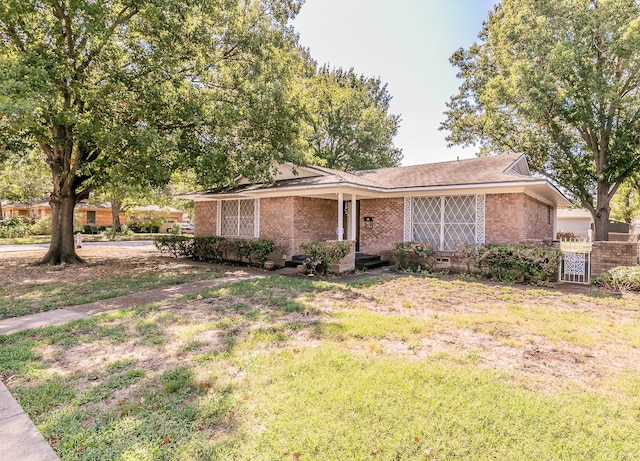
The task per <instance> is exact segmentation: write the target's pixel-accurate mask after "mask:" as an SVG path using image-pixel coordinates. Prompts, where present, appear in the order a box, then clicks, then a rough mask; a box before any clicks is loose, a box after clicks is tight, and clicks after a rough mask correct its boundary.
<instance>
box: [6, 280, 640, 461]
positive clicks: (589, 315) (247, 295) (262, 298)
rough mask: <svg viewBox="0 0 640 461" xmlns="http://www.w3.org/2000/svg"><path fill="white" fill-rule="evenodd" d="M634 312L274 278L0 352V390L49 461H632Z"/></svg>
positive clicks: (549, 295) (42, 333) (39, 336)
mask: <svg viewBox="0 0 640 461" xmlns="http://www.w3.org/2000/svg"><path fill="white" fill-rule="evenodd" d="M636 306H637V298H623V299H598V298H590V297H586V296H577V295H562V296H558V294H557V293H556V292H553V291H551V292H546V291H543V290H521V289H519V288H514V287H501V286H491V287H487V286H486V285H482V284H478V283H472V282H464V281H460V280H439V279H429V278H425V279H420V278H413V277H410V278H381V279H378V280H375V281H374V280H369V281H365V282H362V281H360V282H356V283H353V284H347V285H340V284H332V283H327V282H312V281H309V280H308V279H292V278H284V277H278V276H274V277H271V278H268V279H264V280H258V281H250V282H242V283H236V284H232V285H228V286H226V287H220V288H217V289H212V290H206V291H203V292H201V293H200V294H199V295H193V296H188V297H184V298H182V299H179V300H175V301H172V302H167V303H159V304H155V305H149V306H145V307H142V308H137V309H131V310H123V311H117V312H112V313H109V314H103V315H101V316H98V317H94V318H91V319H87V320H82V321H75V322H71V323H69V324H65V325H61V326H56V327H49V328H45V329H40V330H36V331H32V332H23V333H17V334H14V335H11V336H0V377H1V378H2V379H3V381H4V382H5V383H6V385H7V387H8V388H9V389H10V390H11V392H12V393H13V394H14V396H15V397H16V398H17V399H18V400H19V402H20V404H21V405H22V406H23V407H24V408H25V410H26V411H27V412H28V414H29V415H30V416H31V417H32V418H33V420H34V422H35V423H36V426H37V427H38V429H39V430H40V431H41V432H42V433H43V435H44V436H45V438H46V439H47V440H48V441H49V442H50V443H51V444H52V446H53V447H54V449H55V450H56V452H57V453H58V455H59V456H60V457H61V459H63V460H75V459H78V460H81V459H82V460H83V459H100V460H129V459H130V460H160V459H168V460H352V459H358V460H361V459H365V460H366V459H372V460H436V459H437V460H454V459H474V460H476V459H477V460H514V459H517V460H539V459H545V460H556V459H558V460H562V459H566V460H573V459H581V460H582V459H589V460H597V459H602V460H611V459H615V460H625V459H628V460H632V459H635V458H636V457H637V453H638V447H639V442H638V440H639V439H638V436H637V434H638V433H640V418H639V415H640V367H638V362H637V360H636V358H637V356H638V352H637V350H636V349H637V347H636V346H635V345H634V342H633V340H632V338H633V337H636V338H637V337H640V321H639V316H638V314H639V312H638V310H637V307H636ZM555 313H558V314H559V316H558V318H559V319H560V325H561V326H562V327H561V328H558V327H556V326H552V325H550V324H553V322H554V318H555ZM578 313H579V314H580V315H578ZM606 322H609V323H606ZM569 323H573V324H574V327H575V329H577V330H578V331H580V334H581V335H586V336H593V337H594V338H597V341H586V340H579V341H578V340H576V338H575V337H574V336H573V335H567V334H566V332H565V331H564V330H565V329H566V328H567V325H568V324H569ZM612 325H613V326H612ZM611 329H613V330H616V329H619V330H620V331H621V333H622V334H621V335H617V334H612V333H611V332H610V330H611ZM603 330H604V331H603ZM543 353H548V354H550V355H549V356H547V357H541V358H540V361H535V360H534V359H535V357H536V354H543ZM561 354H565V355H566V361H562V359H561V357H564V355H561ZM580 354H582V355H580ZM578 357H580V359H581V360H583V362H576V361H575V359H576V358H578ZM613 359H615V365H616V366H615V367H611V366H610V365H611V364H612V363H613V362H614V360H613ZM509 360H511V362H509ZM553 360H556V361H558V363H555V362H554V361H553ZM625 360H626V362H625ZM610 362H611V363H610ZM554 364H555V365H554ZM554 366H557V367H556V368H553V367H554Z"/></svg>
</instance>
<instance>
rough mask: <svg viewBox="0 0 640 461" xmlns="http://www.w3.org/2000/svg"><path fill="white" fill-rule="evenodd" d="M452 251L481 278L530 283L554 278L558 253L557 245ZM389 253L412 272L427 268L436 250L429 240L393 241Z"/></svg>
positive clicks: (496, 245) (499, 245) (493, 246)
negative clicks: (424, 241)
mask: <svg viewBox="0 0 640 461" xmlns="http://www.w3.org/2000/svg"><path fill="white" fill-rule="evenodd" d="M454 254H455V257H456V258H459V259H461V260H463V261H466V262H467V267H468V268H469V270H470V271H471V272H474V273H477V274H479V275H480V276H482V277H484V278H487V279H493V280H499V281H501V282H518V283H530V284H539V283H545V282H549V281H552V280H555V276H556V273H557V272H556V271H557V270H558V266H559V265H560V258H561V256H562V253H561V251H560V250H559V249H558V248H553V247H542V246H537V245H525V244H502V243H491V244H484V245H465V246H464V247H463V248H461V249H459V250H457V251H456V252H454ZM392 256H393V260H394V263H395V266H396V268H397V269H399V270H403V271H416V269H417V267H418V266H420V267H421V269H423V270H426V271H430V270H433V268H434V263H435V257H436V251H435V250H434V249H433V246H432V245H431V244H429V243H416V242H401V243H396V244H395V246H394V250H393V252H392ZM472 268H473V269H472Z"/></svg>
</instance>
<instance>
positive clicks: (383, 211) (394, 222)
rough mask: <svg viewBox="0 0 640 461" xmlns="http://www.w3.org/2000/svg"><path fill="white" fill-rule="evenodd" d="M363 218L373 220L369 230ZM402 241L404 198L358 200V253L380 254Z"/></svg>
mask: <svg viewBox="0 0 640 461" xmlns="http://www.w3.org/2000/svg"><path fill="white" fill-rule="evenodd" d="M365 217H371V218H373V222H372V227H371V229H367V228H366V224H365V222H364V218H365ZM403 240H404V198H402V197H400V198H388V199H371V200H360V251H361V252H362V253H369V254H381V253H385V252H388V251H389V250H391V249H392V248H393V244H394V243H397V242H402V241H403Z"/></svg>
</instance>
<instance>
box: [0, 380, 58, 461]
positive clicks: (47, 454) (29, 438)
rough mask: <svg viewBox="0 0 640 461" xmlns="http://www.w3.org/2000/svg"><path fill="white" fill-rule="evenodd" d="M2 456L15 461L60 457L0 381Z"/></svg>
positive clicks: (49, 459)
mask: <svg viewBox="0 0 640 461" xmlns="http://www.w3.org/2000/svg"><path fill="white" fill-rule="evenodd" d="M0 458H1V459H6V460H9V459H11V460H15V461H57V460H58V459H59V458H58V457H57V456H56V454H55V453H54V451H53V449H52V448H51V446H50V445H49V444H48V443H47V441H46V440H45V439H44V437H42V435H41V434H40V433H39V432H38V430H37V429H36V427H35V426H34V425H33V422H31V419H30V418H29V416H28V415H27V414H26V413H25V412H24V410H23V409H22V408H20V405H18V402H16V401H15V399H14V398H13V397H12V396H11V393H10V392H9V391H8V390H7V388H6V387H5V386H4V384H2V382H0Z"/></svg>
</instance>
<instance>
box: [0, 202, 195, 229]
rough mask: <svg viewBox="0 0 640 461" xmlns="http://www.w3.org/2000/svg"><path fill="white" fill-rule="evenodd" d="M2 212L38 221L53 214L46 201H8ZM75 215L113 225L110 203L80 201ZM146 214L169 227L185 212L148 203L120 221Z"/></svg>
mask: <svg viewBox="0 0 640 461" xmlns="http://www.w3.org/2000/svg"><path fill="white" fill-rule="evenodd" d="M2 212H3V215H4V217H5V219H6V218H9V217H11V216H16V215H20V216H25V217H31V218H33V219H35V220H36V221H37V220H38V219H41V218H44V217H45V216H49V215H50V214H51V206H50V205H49V204H48V203H46V202H42V203H38V204H36V205H33V206H31V207H30V206H28V205H21V204H14V203H7V204H3V205H2ZM75 215H76V216H79V217H80V223H81V225H83V226H95V227H110V226H111V204H110V203H99V204H89V203H86V202H80V203H78V204H77V205H76V208H75ZM145 215H152V216H158V217H162V218H163V219H164V220H165V222H167V223H169V227H171V224H173V223H174V222H178V223H180V222H182V220H183V215H184V212H183V211H182V210H177V209H175V208H169V207H159V206H158V205H147V206H141V207H135V208H131V209H129V210H128V211H127V212H122V213H120V222H121V223H122V224H125V223H127V222H128V221H129V219H130V218H131V217H132V216H138V217H144V216H145Z"/></svg>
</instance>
